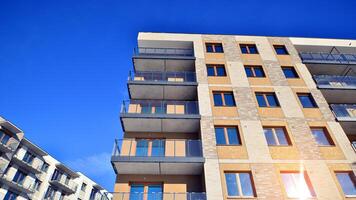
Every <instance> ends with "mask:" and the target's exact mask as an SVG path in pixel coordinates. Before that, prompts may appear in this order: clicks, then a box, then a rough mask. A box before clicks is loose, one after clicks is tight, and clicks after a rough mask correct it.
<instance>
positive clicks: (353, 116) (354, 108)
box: [330, 104, 356, 135]
mask: <svg viewBox="0 0 356 200" xmlns="http://www.w3.org/2000/svg"><path fill="white" fill-rule="evenodd" d="M330 106H331V109H332V111H333V113H334V115H335V117H336V119H337V120H338V121H339V122H340V124H341V126H342V128H343V129H344V131H345V132H346V134H351V135H352V134H355V130H356V104H331V105H330Z"/></svg>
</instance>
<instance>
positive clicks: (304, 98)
mask: <svg viewBox="0 0 356 200" xmlns="http://www.w3.org/2000/svg"><path fill="white" fill-rule="evenodd" d="M297 95H298V98H299V101H300V103H301V104H302V106H303V108H317V107H318V106H317V105H316V103H315V101H314V99H313V97H312V95H311V94H310V93H307V94H304V93H297Z"/></svg>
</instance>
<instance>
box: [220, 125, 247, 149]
mask: <svg viewBox="0 0 356 200" xmlns="http://www.w3.org/2000/svg"><path fill="white" fill-rule="evenodd" d="M215 137H216V144H217V145H241V140H240V134H239V130H238V128H237V127H215Z"/></svg>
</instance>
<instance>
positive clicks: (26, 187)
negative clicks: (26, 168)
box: [0, 174, 35, 196]
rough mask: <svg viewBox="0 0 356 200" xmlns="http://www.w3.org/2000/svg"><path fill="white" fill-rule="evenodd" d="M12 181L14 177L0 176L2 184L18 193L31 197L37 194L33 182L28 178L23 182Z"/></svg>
mask: <svg viewBox="0 0 356 200" xmlns="http://www.w3.org/2000/svg"><path fill="white" fill-rule="evenodd" d="M12 179H13V177H9V176H8V175H7V174H2V175H0V182H2V183H3V184H5V185H7V186H9V187H10V188H12V189H13V190H15V191H18V192H19V193H23V194H26V195H27V196H30V195H31V194H33V193H34V192H35V187H34V185H33V184H32V182H31V181H29V180H28V178H25V179H24V180H22V181H21V182H15V181H13V180H12Z"/></svg>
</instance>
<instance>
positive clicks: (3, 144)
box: [0, 126, 18, 153]
mask: <svg viewBox="0 0 356 200" xmlns="http://www.w3.org/2000/svg"><path fill="white" fill-rule="evenodd" d="M0 128H1V126H0ZM17 144H18V141H16V140H15V139H13V138H12V137H11V136H10V135H8V134H6V133H4V131H3V130H1V129H0V151H1V152H3V153H9V152H13V151H15V150H16V146H17Z"/></svg>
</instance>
